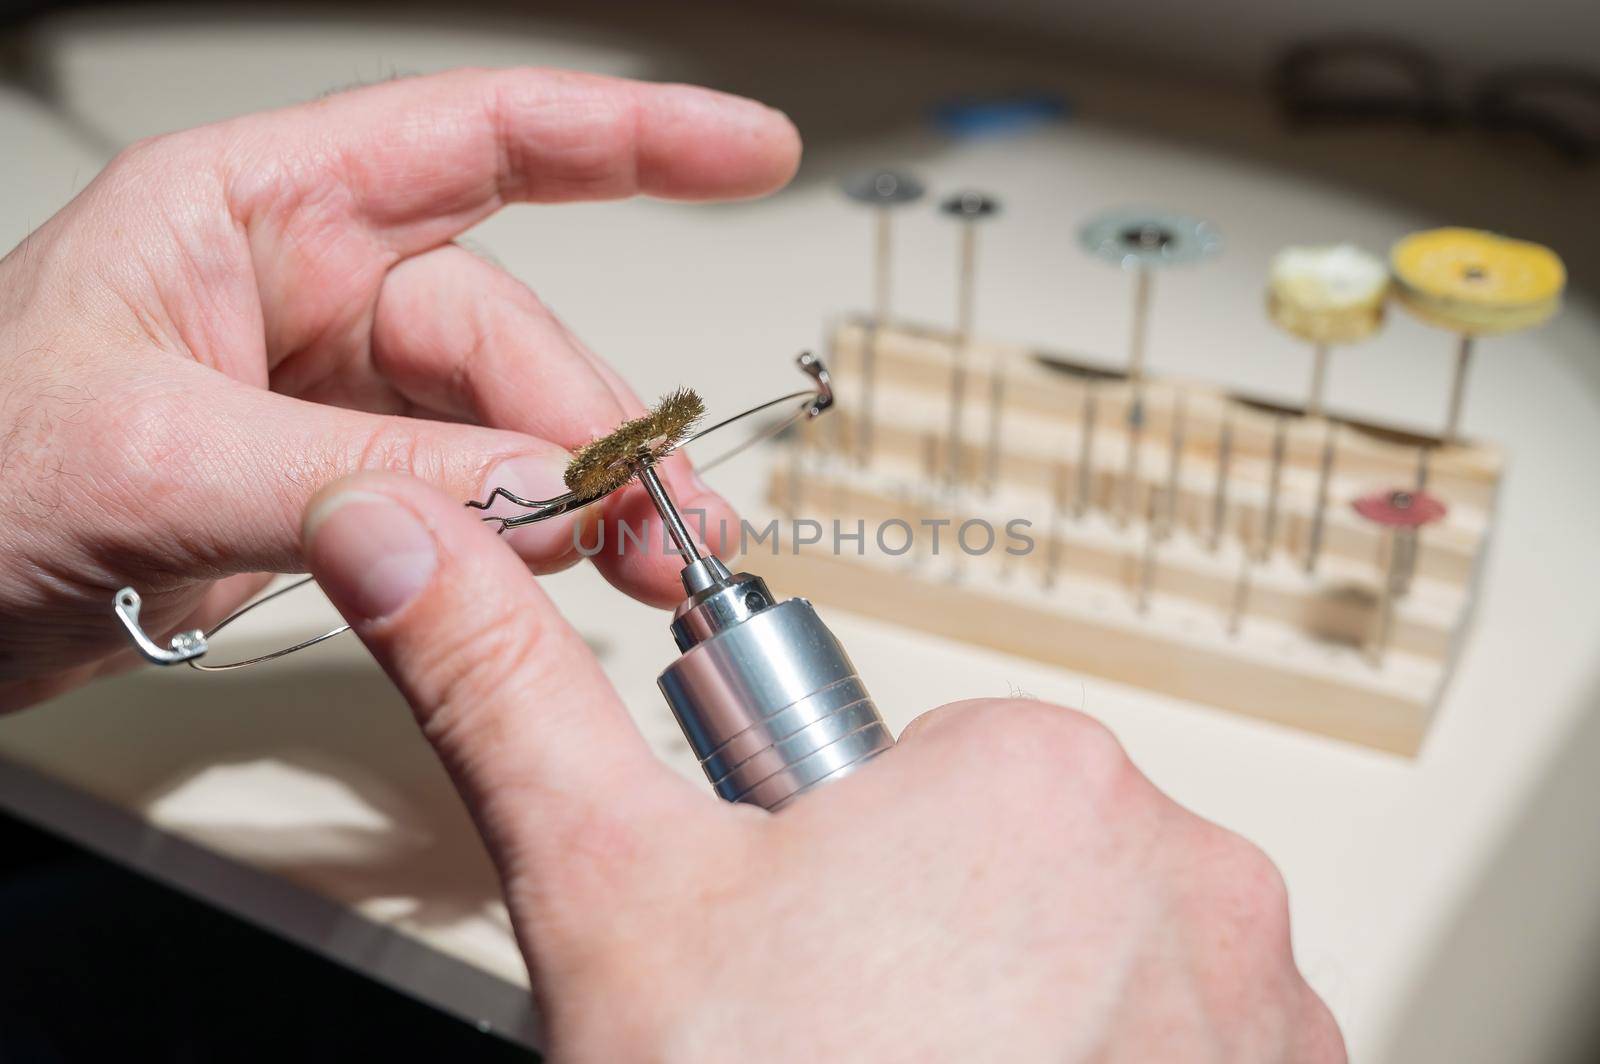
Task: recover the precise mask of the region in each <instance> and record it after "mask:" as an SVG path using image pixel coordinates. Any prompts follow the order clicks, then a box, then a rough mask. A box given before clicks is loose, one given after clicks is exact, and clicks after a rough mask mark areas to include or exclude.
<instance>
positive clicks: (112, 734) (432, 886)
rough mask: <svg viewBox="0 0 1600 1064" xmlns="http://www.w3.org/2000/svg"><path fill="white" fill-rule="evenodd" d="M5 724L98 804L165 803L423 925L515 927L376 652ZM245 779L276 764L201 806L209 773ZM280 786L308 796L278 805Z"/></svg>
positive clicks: (109, 699)
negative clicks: (189, 792) (254, 781)
mask: <svg viewBox="0 0 1600 1064" xmlns="http://www.w3.org/2000/svg"><path fill="white" fill-rule="evenodd" d="M314 654H315V652H309V655H314ZM309 655H308V656H309ZM0 729H3V730H0V735H3V736H4V739H5V745H6V749H7V750H8V751H9V752H11V755H12V756H13V757H18V756H19V755H20V759H22V760H27V759H28V755H29V754H30V752H32V753H35V754H36V756H38V757H40V758H53V759H55V760H60V759H61V758H62V756H63V755H62V754H61V753H59V752H60V751H70V755H71V757H70V763H65V764H54V763H51V764H49V765H48V766H47V768H48V769H49V770H50V771H51V773H52V774H54V775H58V776H60V777H61V778H64V779H66V780H69V781H70V780H74V779H80V778H81V779H84V780H88V781H93V782H92V788H93V790H94V791H95V792H96V793H97V794H98V795H99V796H100V797H104V798H110V799H111V800H112V801H113V802H114V803H115V804H117V805H120V806H123V807H125V808H129V809H132V810H136V811H141V812H144V813H146V814H148V813H150V812H152V811H154V812H155V813H156V814H157V815H158V820H160V822H161V823H162V825H163V826H164V827H167V828H169V829H170V828H176V829H177V830H178V831H179V833H180V834H182V835H183V836H184V837H186V838H188V839H190V840H191V841H194V842H197V843H199V844H200V845H201V846H203V847H205V848H208V849H213V850H218V851H221V852H222V853H225V854H227V855H229V856H230V857H232V858H234V859H242V860H244V861H246V862H248V863H249V864H251V865H254V866H256V867H258V868H260V869H263V870H265V871H268V872H271V873H275V874H277V875H280V876H283V877H284V878H286V879H289V880H291V881H293V882H295V883H298V884H300V885H302V886H305V887H309V888H311V889H313V890H315V891H317V892H318V893H322V894H326V895H329V896H331V897H333V898H335V899H337V900H339V901H341V902H347V903H351V902H353V903H360V902H363V901H368V900H372V899H385V901H386V905H388V906H393V907H394V908H386V910H385V911H386V913H395V914H396V915H399V916H401V917H402V918H403V919H404V920H405V921H406V922H407V923H409V924H412V925H422V926H427V925H431V924H449V923H453V922H455V921H458V920H460V919H461V918H463V917H465V916H471V915H477V916H482V917H487V918H489V919H493V920H495V921H496V922H498V923H501V924H504V923H505V919H504V912H503V909H502V908H501V906H500V902H499V899H500V891H499V885H498V882H497V880H496V878H495V873H494V869H493V866H492V865H491V863H490V861H489V858H488V856H487V855H486V853H485V852H484V849H483V845H482V843H481V842H480V841H479V838H478V835H477V832H476V830H475V829H474V827H473V825H472V822H471V820H470V818H469V817H468V815H467V813H466V811H465V809H464V808H463V806H462V805H461V802H460V799H459V798H458V797H457V795H456V792H455V790H454V788H453V787H452V785H451V783H450V780H449V778H448V776H447V775H446V774H445V772H444V770H443V768H442V767H441V766H440V764H439V762H438V761H437V759H436V758H435V756H434V754H433V752H432V750H431V749H430V748H429V747H428V746H427V744H426V742H425V741H424V740H423V739H422V737H421V735H420V734H419V733H418V731H417V728H416V724H415V723H414V722H413V719H412V716H411V712H410V710H409V709H408V708H407V707H406V705H405V703H404V701H402V700H401V698H400V697H399V695H398V694H396V693H395V691H394V689H393V688H392V687H391V686H390V684H389V682H388V680H387V679H386V678H385V677H384V676H383V674H382V673H381V672H379V671H378V669H377V668H376V666H374V665H372V664H371V663H370V662H368V661H364V660H349V661H339V662H335V663H331V664H330V663H311V662H304V661H302V662H300V663H297V664H296V665H295V666H293V667H290V666H289V665H287V664H285V665H282V666H264V667H260V668H256V669H251V670H248V671H246V672H240V673H233V674H213V675H206V676H201V675H197V674H195V673H193V672H191V671H189V670H187V669H183V670H177V671H175V672H171V673H154V672H145V673H141V674H137V675H134V676H127V677H123V678H120V679H117V680H114V681H110V682H106V683H101V684H97V685H95V686H92V687H90V688H87V689H85V690H83V691H79V692H75V693H73V694H70V695H68V696H66V697H64V698H61V699H57V700H56V701H55V702H52V703H50V704H49V705H48V706H45V707H40V708H39V709H37V710H33V711H29V712H25V713H23V714H21V715H19V716H16V717H13V718H10V719H7V720H5V721H3V722H0ZM52 737H53V741H52ZM237 772H244V773H246V776H247V777H248V775H249V774H250V773H268V774H270V775H271V778H272V785H271V787H270V788H269V787H267V786H266V785H265V784H263V785H262V786H255V787H252V786H250V785H249V784H248V783H246V784H244V785H239V784H238V783H237V782H235V783H232V784H230V785H229V786H221V785H219V786H218V787H217V788H216V790H215V794H216V800H215V802H214V803H213V804H212V805H210V806H207V805H205V804H204V801H205V800H209V799H210V796H211V793H212V792H210V791H207V790H206V789H205V788H206V787H207V780H206V778H205V777H207V776H210V775H212V774H228V773H237ZM191 786H194V787H199V788H200V791H199V792H198V793H199V794H200V795H201V796H202V801H196V800H195V799H194V798H193V797H192V796H191V797H190V798H188V799H183V800H182V805H181V809H180V808H179V806H178V805H177V804H176V803H177V802H178V801H179V800H180V798H181V796H180V794H179V792H181V791H183V790H184V789H185V788H188V787H191ZM273 793H276V794H281V796H282V797H281V799H276V801H281V802H287V803H298V804H296V805H294V806H293V807H292V808H287V809H286V808H283V807H281V806H280V805H278V804H269V803H268V801H267V798H266V796H267V795H268V794H273ZM169 800H171V802H169ZM236 803H237V806H238V807H237V809H235V808H234V805H235V804H236ZM313 803H314V804H313ZM164 804H165V805H166V808H165V809H163V805H164ZM319 818H326V820H327V822H326V823H319Z"/></svg>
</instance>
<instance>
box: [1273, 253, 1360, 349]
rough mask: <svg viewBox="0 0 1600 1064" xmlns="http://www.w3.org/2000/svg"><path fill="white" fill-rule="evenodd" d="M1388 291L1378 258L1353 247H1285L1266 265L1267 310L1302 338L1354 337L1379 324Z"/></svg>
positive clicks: (1324, 341) (1332, 341) (1338, 341)
mask: <svg viewBox="0 0 1600 1064" xmlns="http://www.w3.org/2000/svg"><path fill="white" fill-rule="evenodd" d="M1388 291H1389V271H1388V269H1387V267H1385V266H1384V263H1383V260H1382V259H1380V258H1378V257H1377V256H1376V255H1372V254H1369V253H1367V252H1365V251H1362V250H1361V249H1360V248H1358V247H1354V246H1353V245H1350V244H1337V245H1331V246H1325V247H1288V248H1284V249H1283V250H1282V251H1280V252H1278V254H1277V255H1275V256H1273V259H1272V265H1271V267H1270V268H1269V270H1268V275H1267V313H1268V314H1269V315H1270V316H1271V318H1272V320H1273V321H1274V322H1275V323H1276V324H1277V325H1278V326H1279V327H1280V328H1282V329H1284V330H1285V331H1286V332H1288V333H1290V334H1291V335H1294V336H1298V337H1299V338H1300V339H1302V340H1309V341H1311V342H1312V343H1318V344H1348V343H1354V342H1355V341H1357V340H1364V339H1366V338H1367V337H1369V336H1371V335H1372V334H1373V333H1375V332H1377V331H1378V327H1379V326H1380V325H1382V324H1383V305H1384V298H1385V297H1386V296H1387V295H1388Z"/></svg>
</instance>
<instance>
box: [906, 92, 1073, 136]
mask: <svg viewBox="0 0 1600 1064" xmlns="http://www.w3.org/2000/svg"><path fill="white" fill-rule="evenodd" d="M1071 115H1072V108H1071V106H1070V105H1069V104H1068V103H1067V101H1066V99H1065V98H1064V97H1062V96H1059V95H1057V94H1055V93H1023V94H1019V95H1015V96H983V97H977V96H974V97H962V98H958V99H954V100H947V101H945V102H944V103H941V104H938V105H936V106H935V107H934V108H933V112H932V114H931V117H932V119H933V124H934V127H935V128H937V129H938V130H939V132H941V133H943V134H945V135H946V136H949V137H993V136H1004V135H1009V134H1013V133H1025V132H1027V131H1028V130H1030V129H1036V128H1038V127H1039V126H1043V125H1049V124H1051V123H1054V122H1064V121H1066V120H1067V119H1068V118H1070V117H1071Z"/></svg>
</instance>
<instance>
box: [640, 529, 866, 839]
mask: <svg viewBox="0 0 1600 1064" xmlns="http://www.w3.org/2000/svg"><path fill="white" fill-rule="evenodd" d="M683 578H684V586H685V588H686V589H687V590H688V591H689V597H688V598H687V599H685V600H684V602H683V603H682V604H681V605H680V606H679V607H678V609H677V612H676V614H675V615H674V617H673V621H672V635H673V638H674V639H675V640H677V643H678V649H679V650H680V651H682V652H683V653H682V656H681V657H679V658H678V660H677V661H675V662H673V664H672V665H670V666H669V667H668V668H667V669H666V671H664V672H663V673H662V674H661V677H660V679H659V681H658V683H659V684H660V687H661V692H662V694H664V695H665V696H666V699H667V702H668V704H670V705H671V706H672V712H673V714H674V715H675V716H676V717H677V718H678V723H679V725H680V726H681V727H682V728H683V734H684V736H685V737H686V738H687V739H688V741H689V745H690V747H691V748H692V749H693V750H694V754H695V757H697V758H699V760H700V765H701V767H702V768H703V769H704V770H705V773H706V778H707V779H709V780H710V781H711V785H712V787H713V788H714V789H715V790H716V792H717V794H719V795H720V796H722V797H723V798H725V799H727V800H728V801H730V802H748V803H751V804H753V805H759V806H761V807H762V808H764V809H768V810H777V809H780V808H782V807H783V806H784V805H786V804H788V803H789V802H791V801H793V800H794V799H795V798H796V797H798V796H799V795H801V794H802V793H804V792H806V791H809V790H811V789H813V788H815V787H818V786H821V785H822V784H825V783H827V782H830V781H833V780H837V779H840V778H842V777H844V776H846V775H848V774H849V773H851V772H854V771H855V770H856V769H857V768H859V767H860V766H862V765H864V764H866V762H867V761H869V760H871V759H872V758H874V757H876V756H877V755H879V754H881V753H883V752H884V751H885V750H887V749H889V748H890V747H892V746H893V745H894V738H893V736H891V735H890V734H889V729H888V727H887V726H886V725H885V724H884V722H883V718H882V717H880V716H879V715H878V709H877V707H876V706H875V705H873V702H872V698H871V696H870V695H868V694H867V689H866V687H865V686H864V685H863V684H862V682H861V677H860V676H859V675H857V673H856V670H855V666H854V665H852V664H851V662H850V658H849V655H847V654H846V653H845V651H844V647H842V646H841V645H840V644H839V641H838V639H836V638H835V637H834V635H833V633H832V632H830V631H829V630H828V628H827V626H826V625H824V624H823V623H822V620H821V618H819V617H818V616H817V612H816V610H814V609H813V608H812V606H811V603H809V602H807V601H806V600H805V599H800V598H794V599H788V600H785V601H782V602H779V601H777V600H776V599H774V598H773V596H772V593H771V592H770V591H769V590H768V589H767V585H766V584H765V583H764V582H763V581H762V580H761V579H760V578H759V577H757V576H752V575H751V574H749V573H739V574H737V575H734V574H730V573H729V572H728V570H727V568H726V567H725V566H723V565H722V563H721V562H719V561H717V559H716V558H714V557H706V558H702V559H696V560H695V561H694V562H692V563H691V564H690V565H689V566H688V568H686V569H685V570H684V573H683Z"/></svg>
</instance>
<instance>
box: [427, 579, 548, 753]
mask: <svg viewBox="0 0 1600 1064" xmlns="http://www.w3.org/2000/svg"><path fill="white" fill-rule="evenodd" d="M457 615H458V616H461V615H463V614H461V613H458V614H457ZM471 616H472V620H471V622H470V623H466V624H453V625H450V626H448V627H446V628H445V629H444V630H443V631H436V632H430V633H428V638H427V639H426V640H421V641H418V645H417V646H416V647H415V648H408V649H410V650H411V652H412V653H413V654H414V655H415V657H414V667H415V669H416V675H417V676H418V677H419V678H420V683H419V684H418V685H417V687H418V695H419V696H420V699H421V700H422V703H423V704H422V705H419V706H418V707H417V710H418V713H419V716H420V719H421V723H422V728H423V732H424V734H426V735H427V736H428V738H429V739H430V740H431V741H432V742H433V743H434V744H435V745H437V746H439V747H440V748H441V749H447V750H450V751H451V752H453V753H455V754H457V755H459V754H461V753H462V752H464V751H468V750H471V749H473V748H478V747H481V746H483V745H484V744H485V743H490V744H493V743H494V742H495V741H496V740H498V739H499V738H500V737H501V736H499V735H498V734H496V733H498V732H499V731H500V730H501V729H502V728H503V727H504V722H503V721H502V719H501V717H500V715H499V714H497V713H496V712H495V710H494V707H495V706H496V705H499V704H502V703H503V702H505V701H507V700H510V701H516V700H517V699H516V697H515V692H516V691H517V690H518V689H519V687H520V686H521V685H523V684H524V682H525V680H526V678H527V677H528V676H531V675H532V674H533V672H534V665H535V663H536V662H537V661H538V660H540V658H541V657H542V656H543V654H544V649H545V647H546V646H547V644H548V640H549V637H550V627H549V626H548V625H546V624H543V623H541V622H540V621H539V619H538V618H537V616H536V615H530V614H527V613H524V612H521V611H519V610H518V609H517V608H515V607H514V606H513V604H511V603H501V604H497V605H484V606H479V607H477V608H475V609H473V610H472V611H471ZM485 733H488V734H485Z"/></svg>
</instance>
